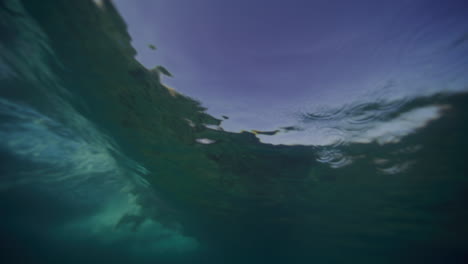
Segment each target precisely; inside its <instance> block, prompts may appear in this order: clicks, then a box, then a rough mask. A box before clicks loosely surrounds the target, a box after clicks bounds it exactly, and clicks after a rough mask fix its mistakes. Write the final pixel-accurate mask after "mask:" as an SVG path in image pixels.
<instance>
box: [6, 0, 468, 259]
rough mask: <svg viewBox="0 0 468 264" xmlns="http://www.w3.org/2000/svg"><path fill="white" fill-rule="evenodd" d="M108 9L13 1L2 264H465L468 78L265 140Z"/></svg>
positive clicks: (348, 109) (337, 112)
mask: <svg viewBox="0 0 468 264" xmlns="http://www.w3.org/2000/svg"><path fill="white" fill-rule="evenodd" d="M104 3H105V4H104V7H102V8H99V7H97V6H96V5H95V4H94V3H93V2H92V1H85V0H83V1H78V0H75V1H58V0H57V1H53V0H43V1H32V0H24V1H19V0H18V1H16V0H11V1H10V0H2V1H0V18H1V20H0V36H1V45H0V56H1V57H0V164H1V167H0V212H1V215H0V263H466V262H465V261H466V260H465V259H466V258H467V257H468V256H467V255H468V254H467V250H468V241H467V237H468V224H467V223H468V210H467V203H468V193H467V192H468V178H467V176H468V174H467V172H468V163H467V157H468V140H467V137H466V133H467V132H468V94H466V93H465V92H464V91H468V88H467V84H466V83H462V86H464V87H465V89H461V90H460V91H459V92H448V91H446V90H444V89H442V88H441V89H440V92H437V93H431V94H423V95H421V96H417V97H413V98H404V99H402V100H395V101H382V100H380V99H379V100H377V99H376V100H375V101H370V102H367V103H360V104H350V105H346V106H343V107H342V108H339V109H329V110H324V111H322V112H317V113H306V114H303V115H302V116H301V120H302V122H303V123H304V124H310V123H314V124H315V123H325V124H329V126H330V129H331V130H330V131H333V133H336V134H337V135H339V138H340V140H338V141H337V142H336V143H335V144H330V145H323V146H299V145H297V146H286V145H270V144H264V143H261V142H260V141H259V139H258V138H257V137H256V136H255V134H254V133H250V132H243V133H231V132H225V131H221V130H214V129H210V128H208V127H206V125H220V124H221V125H222V121H221V120H220V119H217V118H214V117H212V116H210V115H208V114H206V113H205V110H206V109H204V108H203V107H202V106H201V104H200V103H199V102H197V101H195V100H193V99H191V98H189V97H186V96H184V95H181V94H177V93H174V92H173V91H170V90H168V89H167V88H165V87H164V86H163V85H162V84H161V82H160V77H159V75H158V74H157V73H155V72H151V71H149V70H147V69H145V68H144V67H143V66H141V65H140V64H139V63H138V62H137V61H136V60H135V59H134V55H135V50H134V49H133V48H132V47H131V45H130V36H129V35H128V34H127V32H126V26H125V22H124V21H123V20H122V19H121V17H120V16H119V15H118V14H117V13H116V11H115V9H114V8H113V7H112V6H111V5H109V4H106V3H107V2H106V1H104ZM457 43H458V44H457V46H456V47H455V46H454V48H464V49H466V41H461V42H457ZM465 54H466V53H465ZM467 62H468V60H465V61H462V63H460V64H458V67H459V68H458V69H457V70H458V71H462V70H463V69H466V68H468V67H467V64H468V63H467ZM443 91H445V92H443ZM415 116H416V117H418V116H419V119H418V118H416V117H415ZM421 116H422V117H425V119H424V118H422V117H421ZM421 118H422V119H423V121H420V120H421ZM392 124H393V125H392ZM395 124H396V127H397V128H398V127H400V130H397V131H395V130H394V129H395ZM403 128H404V129H403ZM294 129H295V128H288V129H283V130H294ZM392 129H393V130H392ZM382 131H384V132H382ZM283 132H285V131H283ZM200 139H210V141H204V140H200ZM211 142H214V143H212V144H204V143H211Z"/></svg>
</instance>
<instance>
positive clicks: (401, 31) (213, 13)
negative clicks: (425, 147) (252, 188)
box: [114, 0, 468, 130]
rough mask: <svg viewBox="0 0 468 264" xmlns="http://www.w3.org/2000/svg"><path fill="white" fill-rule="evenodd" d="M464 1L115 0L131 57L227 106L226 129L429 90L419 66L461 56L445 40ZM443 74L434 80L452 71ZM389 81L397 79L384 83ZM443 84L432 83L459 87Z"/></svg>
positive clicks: (446, 63) (289, 120)
mask: <svg viewBox="0 0 468 264" xmlns="http://www.w3.org/2000/svg"><path fill="white" fill-rule="evenodd" d="M464 2H466V1H456V0H453V1H451V0H447V1H440V0H437V1H435V0H393V1H376V0H354V1H345V0H340V1H338V0H316V1H312V0H287V1H286V0H281V1H280V0H236V1H228V0H138V1H128V0H114V3H115V4H116V5H117V7H118V9H119V11H120V12H121V14H122V15H123V17H124V19H125V20H126V22H127V24H128V25H129V31H130V34H131V36H132V38H133V45H134V47H135V48H136V49H137V51H138V56H137V59H138V60H139V61H140V62H141V63H143V64H144V65H145V66H147V67H148V68H152V67H154V66H156V65H164V66H165V67H166V68H167V69H168V70H169V71H170V72H172V73H173V74H174V76H175V77H174V78H172V79H169V78H166V79H165V80H164V82H165V83H167V84H168V85H169V86H172V87H174V88H175V89H176V90H178V91H180V92H182V93H184V94H186V95H189V96H192V97H194V98H196V99H199V100H200V101H202V103H203V105H205V106H207V107H208V109H209V110H208V112H209V113H211V114H213V115H215V116H217V117H220V116H221V115H227V116H230V117H231V119H229V120H227V121H226V122H225V123H223V126H224V127H225V128H228V129H230V130H241V129H274V128H276V127H278V126H286V125H291V124H293V123H294V122H295V121H294V120H293V119H294V113H297V112H298V111H311V109H313V106H316V105H336V104H343V103H349V102H352V101H357V100H361V99H362V98H363V97H366V96H368V97H372V96H374V97H375V96H377V97H379V96H380V97H385V96H389V95H392V96H394V95H396V94H399V93H402V94H403V96H404V95H405V94H406V93H407V92H408V90H409V89H408V86H411V89H410V90H413V91H417V93H420V94H424V93H429V92H431V91H432V90H431V89H432V88H431V87H430V86H431V85H434V83H435V82H434V80H431V79H430V78H426V77H427V76H428V75H431V76H432V75H434V74H437V73H440V72H442V71H443V70H445V71H448V72H450V73H453V74H455V71H452V70H450V67H451V66H453V65H458V64H460V60H461V58H460V54H459V52H460V51H459V50H456V52H458V53H456V52H455V51H451V50H450V48H448V47H449V46H450V43H451V42H453V41H454V40H456V39H458V38H460V37H462V36H463V34H466V33H467V32H468V26H467V25H468V19H467V18H468V8H467V4H465V3H464ZM149 44H154V45H156V46H157V48H158V49H157V50H156V51H153V50H151V49H149V48H148V45H149ZM465 47H466V45H465ZM444 49H447V51H444ZM463 52H465V50H463ZM463 54H465V55H466V54H467V53H463ZM457 63H458V64H457ZM441 74H442V73H441ZM444 74H445V75H441V76H439V77H437V80H438V81H440V82H444V83H446V82H447V80H449V79H450V80H452V81H453V80H454V76H452V75H453V74H448V75H447V74H446V73H444ZM455 79H457V78H455ZM389 82H396V83H397V86H398V87H399V88H395V90H391V91H389V90H385V89H383V88H382V87H384V86H385V85H387V84H388V83H389ZM450 85H455V84H450ZM450 85H447V86H448V87H444V88H440V87H439V88H434V89H455V90H456V89H459V88H456V87H455V88H453V87H449V86H450Z"/></svg>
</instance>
